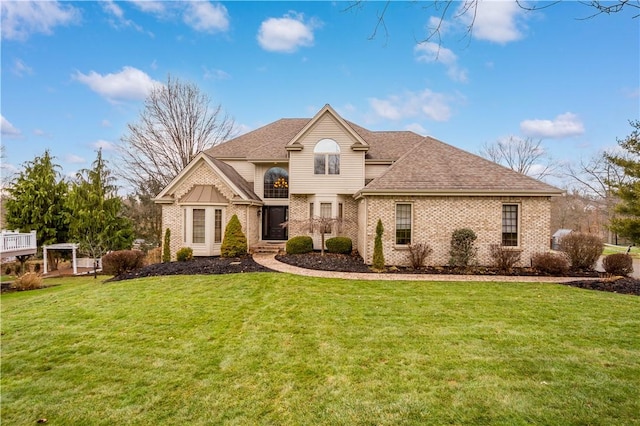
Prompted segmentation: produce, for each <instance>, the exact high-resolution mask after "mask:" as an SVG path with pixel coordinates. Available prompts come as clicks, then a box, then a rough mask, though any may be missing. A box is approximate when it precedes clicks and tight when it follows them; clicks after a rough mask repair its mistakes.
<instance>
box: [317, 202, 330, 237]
mask: <svg viewBox="0 0 640 426" xmlns="http://www.w3.org/2000/svg"><path fill="white" fill-rule="evenodd" d="M320 217H321V218H326V219H330V218H332V217H333V215H332V214H331V203H320ZM324 232H325V234H330V233H331V223H327V224H326V225H325V228H324Z"/></svg>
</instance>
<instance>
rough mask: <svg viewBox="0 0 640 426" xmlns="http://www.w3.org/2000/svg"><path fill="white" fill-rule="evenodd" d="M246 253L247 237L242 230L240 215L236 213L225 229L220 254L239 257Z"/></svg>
mask: <svg viewBox="0 0 640 426" xmlns="http://www.w3.org/2000/svg"><path fill="white" fill-rule="evenodd" d="M245 254H247V237H246V236H245V235H244V233H243V232H242V225H241V224H240V220H239V219H238V216H237V215H235V214H234V215H233V216H231V219H230V220H229V223H227V226H226V228H225V229H224V238H223V240H222V246H221V247H220V255H221V256H222V257H239V256H244V255H245Z"/></svg>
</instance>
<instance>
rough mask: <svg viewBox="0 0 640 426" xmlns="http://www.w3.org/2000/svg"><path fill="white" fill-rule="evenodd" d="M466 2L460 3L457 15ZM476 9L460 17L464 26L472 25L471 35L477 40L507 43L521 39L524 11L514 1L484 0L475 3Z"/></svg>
mask: <svg viewBox="0 0 640 426" xmlns="http://www.w3.org/2000/svg"><path fill="white" fill-rule="evenodd" d="M466 5H467V2H462V4H461V5H460V8H458V13H461V12H462V11H463V8H465V7H468V6H466ZM476 5H477V9H476V10H475V13H473V12H474V11H473V9H471V10H468V11H467V12H466V13H463V14H462V15H461V17H460V19H461V20H462V22H463V23H464V24H465V25H473V29H472V35H473V37H474V38H477V39H479V40H488V41H493V42H496V43H508V42H510V41H516V40H520V39H521V38H522V37H523V33H522V31H523V29H524V24H523V23H522V18H523V16H524V9H522V8H521V7H520V6H519V5H518V3H517V2H515V1H504V0H485V1H479V2H477V3H476Z"/></svg>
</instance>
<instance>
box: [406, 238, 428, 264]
mask: <svg viewBox="0 0 640 426" xmlns="http://www.w3.org/2000/svg"><path fill="white" fill-rule="evenodd" d="M431 253H433V249H432V248H431V247H430V246H429V244H426V243H416V244H409V261H410V262H411V267H412V268H413V269H418V268H422V267H423V266H424V262H425V260H427V257H429V255H430V254H431Z"/></svg>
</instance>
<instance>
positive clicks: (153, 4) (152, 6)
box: [131, 0, 166, 15]
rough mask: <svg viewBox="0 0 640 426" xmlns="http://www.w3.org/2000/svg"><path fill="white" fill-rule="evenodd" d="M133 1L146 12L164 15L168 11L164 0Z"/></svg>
mask: <svg viewBox="0 0 640 426" xmlns="http://www.w3.org/2000/svg"><path fill="white" fill-rule="evenodd" d="M131 3H133V4H134V5H135V6H136V7H137V8H138V9H140V10H141V11H143V12H145V13H152V14H154V15H163V14H164V13H165V12H166V7H165V6H166V4H165V2H162V1H147V0H132V1H131Z"/></svg>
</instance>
